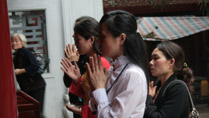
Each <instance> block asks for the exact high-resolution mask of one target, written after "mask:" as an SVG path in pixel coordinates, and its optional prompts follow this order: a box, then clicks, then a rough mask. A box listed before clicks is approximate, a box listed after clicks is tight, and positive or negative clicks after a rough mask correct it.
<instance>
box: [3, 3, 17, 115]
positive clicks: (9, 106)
mask: <svg viewBox="0 0 209 118" xmlns="http://www.w3.org/2000/svg"><path fill="white" fill-rule="evenodd" d="M0 118H17V103H16V92H15V84H14V72H13V63H12V51H11V41H10V33H9V20H8V10H7V0H0Z"/></svg>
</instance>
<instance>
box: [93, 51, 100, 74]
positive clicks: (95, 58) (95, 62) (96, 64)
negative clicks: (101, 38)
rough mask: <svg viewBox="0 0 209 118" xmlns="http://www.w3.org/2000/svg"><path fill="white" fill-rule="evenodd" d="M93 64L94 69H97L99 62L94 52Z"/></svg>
mask: <svg viewBox="0 0 209 118" xmlns="http://www.w3.org/2000/svg"><path fill="white" fill-rule="evenodd" d="M93 61H94V64H95V70H99V64H98V59H97V55H96V54H94V59H93Z"/></svg>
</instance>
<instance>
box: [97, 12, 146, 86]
mask: <svg viewBox="0 0 209 118" xmlns="http://www.w3.org/2000/svg"><path fill="white" fill-rule="evenodd" d="M102 24H105V25H106V26H107V29H108V30H109V32H110V33H111V34H112V36H113V37H118V36H120V35H121V34H122V33H124V34H126V41H125V44H124V52H125V55H126V56H127V57H128V59H129V60H130V61H131V62H132V63H134V64H136V65H138V66H140V67H141V68H142V69H143V70H144V72H145V75H146V77H147V84H148V82H149V74H148V60H147V52H146V48H145V43H144V40H143V39H142V37H141V35H140V34H139V33H137V22H136V18H135V17H134V16H133V15H132V14H130V13H129V12H126V11H122V10H116V11H111V12H108V13H107V14H105V15H104V16H103V17H102V19H101V20H100V25H102Z"/></svg>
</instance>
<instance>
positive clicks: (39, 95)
mask: <svg viewBox="0 0 209 118" xmlns="http://www.w3.org/2000/svg"><path fill="white" fill-rule="evenodd" d="M11 42H12V49H13V50H14V51H15V52H14V54H13V55H14V57H13V63H14V69H15V75H16V78H17V82H18V84H19V86H20V89H21V90H22V91H24V92H25V93H27V94H28V95H30V96H31V97H33V98H34V99H36V100H37V101H38V102H39V103H40V111H41V117H42V118H44V115H43V105H44V92H45V86H46V83H45V81H44V79H43V77H42V76H41V74H40V73H38V70H39V63H38V61H37V60H36V58H35V56H34V55H33V53H32V52H31V51H30V50H29V49H27V48H26V45H27V39H26V37H25V35H23V34H20V33H16V34H14V35H12V37H11Z"/></svg>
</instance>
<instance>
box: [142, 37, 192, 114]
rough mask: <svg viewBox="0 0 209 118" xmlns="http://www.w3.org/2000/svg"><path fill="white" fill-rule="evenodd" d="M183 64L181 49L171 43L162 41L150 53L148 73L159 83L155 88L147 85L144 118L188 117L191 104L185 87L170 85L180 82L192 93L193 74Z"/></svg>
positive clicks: (179, 83)
mask: <svg viewBox="0 0 209 118" xmlns="http://www.w3.org/2000/svg"><path fill="white" fill-rule="evenodd" d="M184 61H185V57H184V52H183V50H182V48H181V47H180V46H179V45H177V44H176V43H173V42H171V41H165V42H161V43H160V44H158V45H157V47H156V48H155V49H154V50H153V52H152V56H151V61H150V70H151V73H152V75H153V76H155V77H157V78H158V81H157V82H156V85H157V86H154V85H153V84H154V83H153V82H151V83H150V86H149V96H148V98H147V109H146V111H145V114H144V117H145V118H188V115H189V112H190V101H189V95H188V91H187V89H186V86H185V85H184V84H183V83H181V82H178V81H175V82H173V83H171V82H172V81H174V80H177V79H180V80H183V81H184V82H185V83H186V84H187V86H188V88H190V90H191V86H190V85H191V81H192V79H193V75H192V71H191V69H190V68H188V67H187V66H186V65H185V64H184ZM169 83H171V84H170V85H169ZM165 88H167V89H166V90H165Z"/></svg>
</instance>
